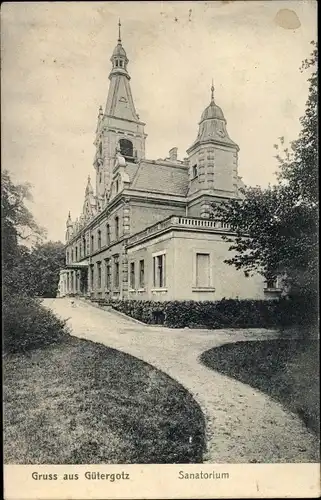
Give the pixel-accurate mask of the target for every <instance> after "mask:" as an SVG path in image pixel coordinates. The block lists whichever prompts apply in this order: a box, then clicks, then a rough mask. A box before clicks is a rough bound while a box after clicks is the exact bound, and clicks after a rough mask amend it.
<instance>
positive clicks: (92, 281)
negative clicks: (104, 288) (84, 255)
mask: <svg viewBox="0 0 321 500" xmlns="http://www.w3.org/2000/svg"><path fill="white" fill-rule="evenodd" d="M94 277H95V271H94V266H93V265H91V266H90V286H91V288H92V289H93V288H94Z"/></svg>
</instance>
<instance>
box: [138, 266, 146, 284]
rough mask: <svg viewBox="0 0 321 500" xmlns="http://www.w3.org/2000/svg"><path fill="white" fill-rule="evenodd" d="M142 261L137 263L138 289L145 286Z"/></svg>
mask: <svg viewBox="0 0 321 500" xmlns="http://www.w3.org/2000/svg"><path fill="white" fill-rule="evenodd" d="M144 264H145V263H144V261H143V260H140V261H139V288H144V286H145V269H144Z"/></svg>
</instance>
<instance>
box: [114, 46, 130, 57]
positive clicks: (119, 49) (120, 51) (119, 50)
mask: <svg viewBox="0 0 321 500" xmlns="http://www.w3.org/2000/svg"><path fill="white" fill-rule="evenodd" d="M113 57H127V55H126V52H125V49H124V47H123V46H122V44H121V43H120V42H118V44H117V45H116V47H115V49H114V52H113Z"/></svg>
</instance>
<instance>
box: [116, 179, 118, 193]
mask: <svg viewBox="0 0 321 500" xmlns="http://www.w3.org/2000/svg"><path fill="white" fill-rule="evenodd" d="M115 189H116V193H118V191H119V180H118V179H117V180H116V184H115Z"/></svg>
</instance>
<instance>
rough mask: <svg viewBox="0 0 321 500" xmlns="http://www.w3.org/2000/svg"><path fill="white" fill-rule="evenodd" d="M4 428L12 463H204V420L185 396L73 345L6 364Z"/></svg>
mask: <svg viewBox="0 0 321 500" xmlns="http://www.w3.org/2000/svg"><path fill="white" fill-rule="evenodd" d="M4 420H5V422H4V424H5V425H4V429H5V430H4V456H5V463H16V464H82V463H84V464H91V463H95V464H102V463H201V462H202V454H203V450H204V427H205V426H204V418H203V414H202V412H201V410H200V408H199V406H198V405H197V404H196V402H195V401H194V400H193V398H192V396H191V395H190V394H189V393H188V392H187V391H186V390H185V389H184V388H182V387H181V386H180V385H179V384H178V383H176V382H175V381H174V380H172V379H171V378H170V377H168V376H167V375H165V374H163V373H161V372H159V371H158V370H156V369H155V368H153V367H151V366H149V365H148V364H146V363H144V362H142V361H140V360H138V359H136V358H134V357H131V356H128V355H126V354H123V353H121V352H119V351H116V350H113V349H109V348H107V347H105V346H103V345H101V344H96V343H93V342H90V341H85V340H80V339H77V338H74V337H69V338H67V339H66V340H64V341H63V342H62V343H60V344H56V345H51V346H47V347H45V348H43V349H35V350H33V351H29V352H28V353H23V354H14V355H10V356H6V357H5V359H4Z"/></svg>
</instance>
